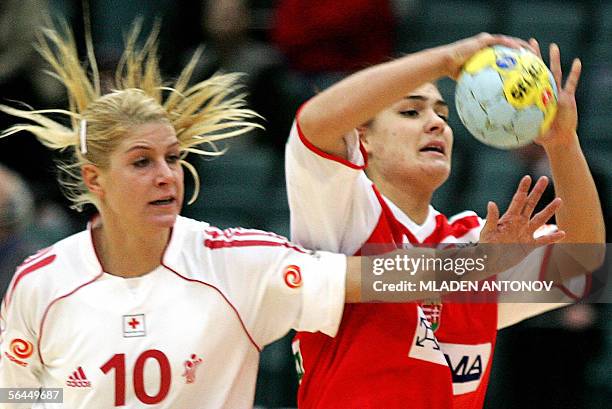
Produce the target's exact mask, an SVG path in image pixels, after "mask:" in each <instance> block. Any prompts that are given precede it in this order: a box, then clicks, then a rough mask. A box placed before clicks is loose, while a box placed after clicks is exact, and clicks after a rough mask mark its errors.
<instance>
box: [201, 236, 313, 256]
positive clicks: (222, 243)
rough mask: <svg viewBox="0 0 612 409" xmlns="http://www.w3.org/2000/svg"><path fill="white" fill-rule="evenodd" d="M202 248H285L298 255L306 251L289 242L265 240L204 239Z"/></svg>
mask: <svg viewBox="0 0 612 409" xmlns="http://www.w3.org/2000/svg"><path fill="white" fill-rule="evenodd" d="M204 246H206V247H208V248H209V249H211V250H218V249H225V248H232V247H286V248H288V249H291V250H295V251H297V252H298V253H302V254H306V253H307V251H306V250H304V249H302V248H300V247H298V246H296V245H294V244H291V243H289V242H281V243H279V242H275V241H266V240H218V239H216V240H215V239H206V240H204Z"/></svg>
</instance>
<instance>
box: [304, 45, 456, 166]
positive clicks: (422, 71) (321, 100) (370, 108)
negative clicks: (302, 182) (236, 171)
mask: <svg viewBox="0 0 612 409" xmlns="http://www.w3.org/2000/svg"><path fill="white" fill-rule="evenodd" d="M447 58H448V53H445V52H444V51H443V48H442V47H438V48H433V49H429V50H425V51H421V52H417V53H414V54H410V55H407V56H405V57H402V58H399V59H397V60H393V61H390V62H387V63H384V64H380V65H376V66H373V67H370V68H368V69H365V70H363V71H359V72H358V73H356V74H353V75H351V76H349V77H347V78H345V79H344V80H342V81H340V82H338V83H337V84H335V85H333V86H331V87H330V88H328V89H326V90H324V91H323V92H321V93H320V94H318V95H316V96H315V97H314V98H312V99H311V100H310V101H309V102H308V103H307V104H306V105H305V106H304V108H303V109H302V111H301V113H300V117H299V122H300V127H301V129H302V131H303V132H304V134H305V135H306V136H307V137H308V138H309V139H310V141H311V142H312V143H313V144H314V145H315V146H317V147H318V148H320V149H322V150H324V151H327V152H330V153H335V154H344V155H345V153H344V152H342V149H339V147H342V146H343V145H342V137H343V136H344V135H345V134H346V133H347V132H349V131H350V130H352V129H354V128H356V127H358V126H359V125H362V124H364V123H365V122H367V121H368V120H370V119H372V118H373V117H374V116H375V115H376V114H378V113H379V112H380V111H382V110H383V109H385V108H386V107H388V106H389V105H391V104H393V103H395V102H396V101H398V100H400V99H401V98H403V97H405V96H406V95H407V94H408V93H409V92H410V91H411V90H413V89H415V88H417V87H418V86H420V85H421V84H424V83H426V82H429V81H434V80H436V79H438V78H440V77H442V76H443V75H445V71H444V69H445V59H447Z"/></svg>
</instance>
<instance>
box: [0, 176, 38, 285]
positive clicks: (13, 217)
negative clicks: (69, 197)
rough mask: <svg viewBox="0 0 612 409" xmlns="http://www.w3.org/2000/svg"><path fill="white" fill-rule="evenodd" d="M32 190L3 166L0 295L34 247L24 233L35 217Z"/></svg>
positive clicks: (0, 227)
mask: <svg viewBox="0 0 612 409" xmlns="http://www.w3.org/2000/svg"><path fill="white" fill-rule="evenodd" d="M33 210H34V207H33V200H32V193H31V192H30V190H29V189H28V187H27V186H26V184H25V181H24V180H23V179H21V178H20V177H19V176H18V175H17V174H16V173H15V172H13V171H10V170H8V169H7V168H5V167H4V166H2V165H0V296H3V295H4V293H5V292H6V289H7V287H8V284H9V282H10V280H11V278H12V277H13V273H14V272H15V267H17V266H18V265H19V264H20V263H21V262H22V261H23V260H24V259H25V258H26V257H27V256H29V255H30V254H32V252H33V250H34V249H33V247H32V246H31V243H30V241H29V240H25V236H24V232H25V229H26V227H27V226H28V224H29V223H30V221H31V220H32V217H33Z"/></svg>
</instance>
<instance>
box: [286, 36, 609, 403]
mask: <svg viewBox="0 0 612 409" xmlns="http://www.w3.org/2000/svg"><path fill="white" fill-rule="evenodd" d="M496 38H498V37H496V36H491V35H490V34H481V35H478V36H475V37H472V38H468V39H465V40H462V41H459V42H456V43H452V44H449V45H446V46H441V47H437V48H433V49H428V50H424V51H422V52H418V53H414V54H411V55H408V56H405V57H402V58H399V59H397V60H393V61H390V62H387V63H384V64H380V65H377V66H373V67H370V68H367V69H365V70H362V71H360V72H358V73H356V74H353V75H351V76H349V77H347V78H346V79H344V80H342V81H340V82H338V83H337V84H335V85H333V86H331V87H330V88H328V89H326V90H324V91H322V92H321V93H319V94H317V95H316V96H315V97H314V98H312V99H311V100H309V101H307V102H306V103H305V104H304V105H303V106H302V108H301V109H300V111H298V113H297V115H296V120H295V124H294V126H293V129H292V130H291V135H290V137H289V141H288V144H287V151H286V161H285V165H286V175H287V190H288V195H289V205H290V210H291V235H292V240H294V241H296V242H297V243H300V244H301V245H304V246H307V247H308V248H315V249H322V250H327V251H334V252H342V253H344V254H348V255H354V254H364V253H369V254H372V252H373V251H376V248H377V247H376V246H378V248H385V247H381V245H383V246H384V245H389V244H392V245H394V246H396V245H407V246H415V247H416V246H422V245H423V244H425V245H434V246H435V245H439V244H443V245H448V244H452V243H467V242H477V241H479V240H480V241H482V239H483V236H482V231H481V229H482V226H483V223H484V220H482V219H480V218H479V217H478V216H477V215H476V214H475V213H474V212H464V213H461V214H459V215H457V216H455V217H452V218H447V217H446V216H445V215H443V214H442V213H440V212H438V211H437V210H436V209H434V208H433V207H432V206H431V204H430V201H431V198H432V195H433V193H434V192H435V190H436V189H437V188H438V187H439V186H440V185H441V184H442V183H444V182H445V181H446V179H447V178H448V176H449V172H450V161H451V149H452V144H453V134H452V130H451V129H450V127H449V126H448V123H447V118H448V114H449V109H448V106H447V104H446V102H444V100H443V99H442V96H441V95H440V92H439V91H438V89H437V88H436V86H435V85H434V84H433V83H432V82H433V81H435V80H437V79H438V78H440V77H443V76H450V77H452V78H456V77H457V76H458V74H459V72H460V70H461V67H462V65H463V64H464V62H465V61H466V60H467V59H468V58H469V57H470V56H471V55H473V54H474V53H475V52H476V51H478V50H479V49H481V48H483V47H485V46H487V45H490V44H491V43H492V42H493V41H495V39H496ZM522 45H524V46H526V47H531V48H532V49H533V50H534V51H535V52H538V53H539V48H538V44H537V42H535V41H531V42H530V44H522ZM559 59H560V58H559V50H558V48H557V47H556V46H554V45H553V46H552V47H551V52H550V60H551V70H552V72H553V76H554V78H555V81H556V83H557V88H558V89H559V100H558V103H559V105H558V106H559V110H558V113H557V117H556V120H555V122H554V123H553V125H552V127H551V130H550V131H549V132H548V133H547V134H545V135H542V136H540V137H539V138H538V139H537V140H536V143H538V144H540V145H542V146H543V147H544V149H545V150H546V153H547V155H548V158H549V160H550V164H551V167H552V171H553V179H554V183H555V191H556V193H557V195H558V196H559V197H560V198H561V199H562V200H563V203H564V205H563V207H562V208H561V209H560V211H559V212H558V215H557V222H558V226H559V228H562V229H563V230H564V231H565V232H566V234H567V236H566V238H565V241H566V242H569V243H594V244H596V245H597V246H593V247H592V248H591V249H590V250H594V251H592V252H590V251H589V252H587V251H584V252H583V253H582V254H580V253H572V254H566V253H567V252H566V251H565V250H567V249H559V248H554V249H553V250H552V254H553V256H552V257H549V256H550V253H549V252H548V251H547V252H545V251H544V249H541V251H537V252H533V253H532V254H531V255H530V256H529V257H528V258H527V259H526V260H525V262H524V263H523V264H521V266H520V268H518V269H516V270H514V271H511V272H510V273H512V275H510V278H511V279H517V280H518V279H523V280H537V279H549V280H555V281H556V284H557V286H558V288H554V289H553V290H552V291H551V293H550V296H551V297H553V298H552V299H563V298H561V296H563V295H564V293H567V294H570V295H572V294H575V295H582V294H583V291H584V290H585V279H584V277H578V278H577V279H576V280H573V281H572V286H569V285H568V286H567V288H566V287H563V285H562V281H563V279H565V278H570V276H571V274H572V273H578V272H584V271H593V270H592V269H593V268H596V267H597V266H598V264H599V263H600V261H601V257H602V253H601V251H600V250H601V245H602V244H603V243H604V227H603V226H604V223H603V217H602V212H601V206H600V204H599V199H598V195H597V191H596V189H595V185H594V183H593V180H592V177H591V174H590V172H589V169H588V166H587V164H586V161H585V158H584V155H583V154H582V151H581V149H580V145H579V142H578V137H577V135H576V122H577V114H576V105H575V99H574V92H575V89H576V85H577V82H578V77H579V74H580V62H579V61H574V64H573V66H572V69H571V72H570V73H569V75H568V77H567V80H566V82H565V84H562V74H561V68H560V63H559ZM570 164H571V165H570ZM474 177H478V175H474ZM525 184H526V185H529V184H530V179H529V178H524V179H523V181H522V182H521V185H525ZM546 184H547V180H546V179H541V180H539V181H538V182H537V183H536V188H535V189H536V190H538V189H543V188H544V187H545V186H546ZM523 188H524V186H523ZM521 189H522V188H521V187H519V194H525V193H520V190H521ZM515 198H516V196H515ZM557 200H558V199H557ZM513 206H514V205H513V204H510V207H509V209H512V208H513ZM534 206H535V201H534V200H530V201H529V203H528V205H527V206H526V207H525V208H524V209H523V210H522V211H524V212H527V213H530V212H531V211H533V208H534ZM488 211H489V213H497V206H496V205H495V204H494V203H492V202H490V203H489V204H488ZM583 250H584V248H583ZM555 255H557V256H559V258H556V257H555ZM584 256H586V257H584ZM559 260H565V262H564V263H560V262H559ZM547 261H548V264H547ZM581 264H582V265H581ZM566 267H569V268H566ZM579 267H581V268H579ZM553 272H554V274H551V273H553ZM506 279H507V278H506ZM557 297H559V298H557ZM544 299H547V298H544V296H543V297H542V298H540V300H541V301H543V300H544ZM568 299H569V298H568ZM488 300H491V299H490V298H489V299H488ZM515 300H516V299H515ZM499 305H500V307H499V308H498V305H497V304H496V303H491V304H468V303H459V304H458V303H452V302H450V303H449V302H446V300H445V301H444V302H442V301H441V300H440V299H435V300H427V301H425V300H422V301H421V302H419V303H413V304H402V305H400V304H395V305H384V304H352V305H347V306H346V307H345V311H344V316H343V320H342V324H341V326H340V329H339V332H338V335H337V336H336V337H335V338H333V339H332V338H330V337H328V336H326V335H325V334H321V333H316V334H311V333H300V334H298V336H297V337H296V340H295V341H294V355H296V356H299V357H300V358H299V359H298V361H299V362H298V363H299V365H298V368H299V369H300V371H301V385H300V390H299V396H298V403H299V405H300V407H304V408H327V407H343V408H360V409H362V408H377V407H384V408H388V409H390V408H398V409H399V408H405V407H408V406H410V407H418V408H427V409H430V408H449V407H453V408H455V409H457V408H460V409H461V408H466V409H467V408H470V409H476V408H480V407H482V404H483V401H484V396H485V391H486V385H487V381H488V377H489V371H490V367H491V365H490V363H491V360H492V357H493V350H494V345H495V335H496V332H497V329H498V328H501V327H503V326H506V325H510V324H512V323H515V322H517V321H519V320H521V319H524V318H526V317H528V316H531V315H534V314H536V313H539V312H542V311H544V310H546V309H550V308H552V307H553V306H552V305H550V304H544V303H539V304H518V303H514V304H499ZM557 306H558V305H557ZM364 362H367V364H364ZM408 402H409V403H410V404H408Z"/></svg>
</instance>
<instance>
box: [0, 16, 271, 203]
mask: <svg viewBox="0 0 612 409" xmlns="http://www.w3.org/2000/svg"><path fill="white" fill-rule="evenodd" d="M158 32H159V27H158V26H156V28H154V29H153V31H152V32H151V34H150V35H149V37H148V38H147V40H146V42H145V43H144V45H143V46H142V47H141V48H138V47H137V45H136V43H137V39H138V36H139V34H140V24H139V23H136V24H135V25H134V28H133V29H132V30H131V32H130V34H129V36H128V38H127V41H126V46H125V51H124V52H123V55H122V57H121V59H120V61H119V64H118V66H117V68H116V71H115V79H114V89H113V91H111V92H110V93H107V94H105V95H103V94H102V92H101V86H100V75H99V72H98V67H97V63H96V59H95V56H94V53H93V45H92V41H91V36H90V35H89V34H86V45H87V62H88V64H89V68H87V67H86V65H82V64H81V62H80V60H79V56H78V53H77V48H76V43H75V40H74V36H73V34H72V32H71V31H70V30H69V29H68V28H67V26H66V25H65V24H64V25H62V30H61V33H60V31H59V30H57V29H55V28H52V29H44V30H43V31H42V32H41V34H40V35H39V41H38V44H37V45H38V50H39V52H40V53H41V55H42V56H43V57H44V58H45V60H46V61H47V62H48V63H49V64H50V66H51V69H52V70H51V71H50V72H49V73H50V75H51V76H53V77H55V78H57V79H58V80H59V81H60V82H61V83H62V84H63V85H64V86H65V88H66V90H67V92H68V101H69V108H68V109H45V110H24V109H16V108H13V107H9V106H6V105H0V110H1V111H3V112H5V113H7V114H9V115H13V116H16V117H19V118H23V119H27V120H29V121H30V122H32V123H28V124H18V125H15V126H12V127H10V128H8V129H6V130H4V131H3V132H2V133H0V138H2V137H6V136H9V135H12V134H14V133H17V132H20V131H26V132H30V133H32V134H34V135H35V136H36V137H37V138H38V140H39V141H40V142H41V143H43V144H44V145H45V146H47V147H49V148H51V149H54V150H59V151H68V153H69V156H70V158H69V159H67V160H66V161H64V162H61V163H60V164H59V169H60V174H59V182H60V185H61V187H62V190H63V191H64V194H65V195H66V197H67V198H68V199H69V200H70V201H71V202H72V208H74V209H77V210H79V211H80V210H82V208H83V205H85V204H87V203H92V204H94V205H96V198H95V196H94V195H93V194H91V193H90V192H89V190H88V189H87V187H86V186H85V183H84V182H83V179H82V177H81V167H82V166H83V165H85V164H95V165H97V166H99V167H101V168H105V167H107V166H108V160H109V154H110V152H112V151H113V150H114V148H115V147H116V146H117V144H118V143H119V141H120V140H121V138H122V137H123V136H124V135H125V133H126V132H127V131H129V130H130V128H131V127H133V126H136V125H140V124H144V123H148V122H165V123H168V124H170V125H171V126H172V127H173V128H174V130H175V131H176V136H177V138H178V141H179V145H180V150H181V154H182V155H181V164H182V165H183V166H185V167H186V168H187V169H188V170H189V171H190V173H191V174H192V175H193V177H194V179H195V190H194V192H193V195H192V197H191V199H190V201H189V203H190V204H191V203H193V202H194V201H195V199H196V198H197V196H198V193H199V185H200V183H199V177H198V173H197V171H196V169H195V168H194V167H193V165H191V164H190V163H188V162H187V161H185V160H184V158H185V156H186V155H187V154H188V153H194V154H197V155H209V156H211V155H212V156H215V155H222V154H223V153H224V151H220V150H218V149H217V148H216V146H215V144H214V142H215V141H219V140H221V139H226V138H230V137H233V136H237V135H241V134H243V133H245V132H248V131H250V130H252V129H253V128H261V125H259V124H257V123H254V122H252V121H251V119H252V118H254V117H258V115H257V114H256V113H255V112H254V111H252V110H250V109H247V108H246V104H245V99H244V98H245V94H243V93H240V92H238V91H239V89H240V86H239V84H238V80H239V78H240V74H216V75H214V76H212V77H211V78H209V79H207V80H205V81H202V82H199V83H197V84H194V85H192V86H189V84H188V83H189V80H190V78H191V75H192V73H193V70H194V68H195V66H196V63H197V62H198V59H199V58H200V57H201V54H202V50H201V49H200V50H198V51H196V52H195V53H194V55H193V57H192V58H191V60H190V61H189V63H188V64H187V65H186V66H185V68H184V69H183V71H182V72H181V74H180V75H179V77H178V78H177V79H176V81H175V82H174V84H173V85H172V86H167V85H166V84H164V83H163V82H162V78H161V74H160V70H159V63H158V58H157V55H156V52H157V36H158ZM57 114H60V115H66V116H68V117H69V118H70V124H71V126H70V127H67V126H65V125H63V124H62V123H60V122H58V121H56V120H54V119H52V117H53V116H56V115H57ZM83 143H85V145H84V144H83ZM202 144H207V145H208V146H209V147H210V149H209V150H204V149H202V148H201V147H200V145H202Z"/></svg>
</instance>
